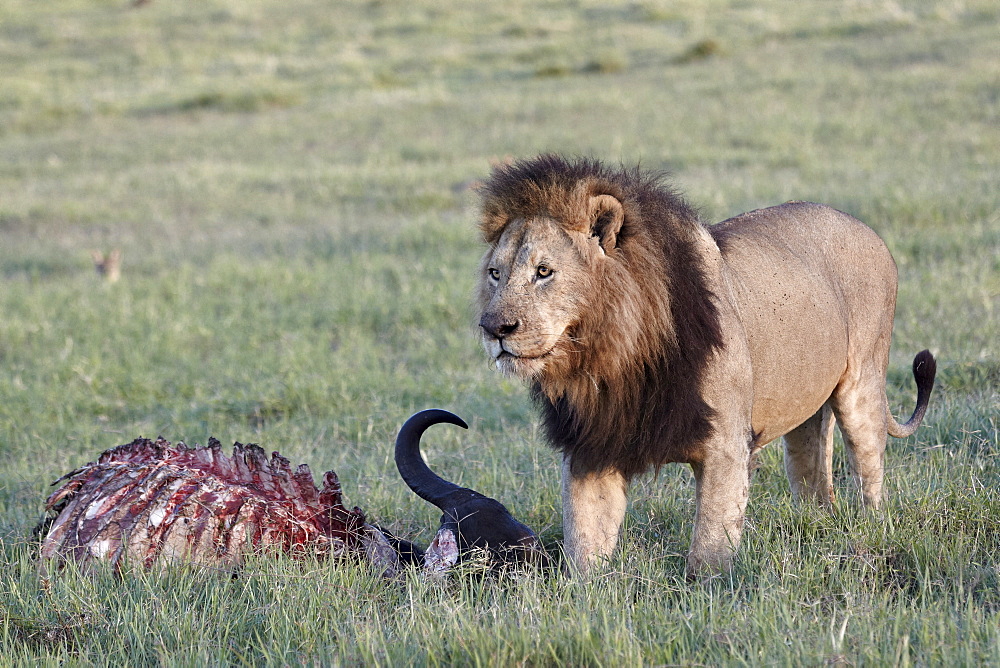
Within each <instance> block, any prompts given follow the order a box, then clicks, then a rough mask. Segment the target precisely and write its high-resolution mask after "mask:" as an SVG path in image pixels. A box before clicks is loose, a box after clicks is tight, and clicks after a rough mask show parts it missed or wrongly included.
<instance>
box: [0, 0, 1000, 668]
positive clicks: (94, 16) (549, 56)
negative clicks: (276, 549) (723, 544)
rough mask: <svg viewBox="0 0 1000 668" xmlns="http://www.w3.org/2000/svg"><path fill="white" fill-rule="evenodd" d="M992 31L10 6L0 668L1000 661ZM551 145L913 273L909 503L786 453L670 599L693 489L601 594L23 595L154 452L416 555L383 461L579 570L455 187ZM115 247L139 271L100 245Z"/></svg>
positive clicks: (665, 484)
mask: <svg viewBox="0 0 1000 668" xmlns="http://www.w3.org/2000/svg"><path fill="white" fill-rule="evenodd" d="M998 82H1000V6H997V4H996V2H995V0H845V1H839V2H833V1H827V0H823V1H807V2H800V3H785V2H779V1H778V0H761V1H760V2H745V1H743V0H697V1H696V0H679V1H673V2H668V1H667V0H662V1H661V0H639V1H637V2H630V3H620V4H615V3H600V2H594V1H591V0H575V1H573V2H556V1H554V0H536V1H535V2H521V1H520V0H515V1H513V2H507V3H488V2H482V1H471V2H470V1H467V2H441V1H440V0H409V1H408V2H406V3H395V2H391V1H389V0H339V1H338V2H334V3H330V2H319V1H315V0H313V1H310V0H286V1H284V2H277V1H274V0H250V1H247V2H235V1H232V0H230V1H224V0H203V1H202V2H196V3H194V2H168V1H167V0H154V1H153V2H150V3H148V4H145V5H142V6H140V7H134V8H133V7H131V6H130V5H129V4H128V3H127V0H111V1H107V0H53V1H52V2H46V3H37V2H29V1H28V0H5V2H3V3H2V5H0V462H2V464H0V664H3V665H7V664H21V665H55V664H66V663H68V664H114V665H120V664H123V663H132V664H165V665H203V664H214V665H219V664H253V665H258V664H259V665H265V664H281V665H286V664H295V663H307V664H325V665H342V664H347V665H357V664H364V665H368V664H381V665H401V664H417V665H425V664H426V665H450V664H459V665H513V664H528V665H543V664H544V665H548V664H560V663H565V664H569V665H607V666H622V665H647V664H648V665H655V664H670V665H677V664H679V665H730V664H732V665H744V664H746V665H822V664H832V665H837V664H840V665H860V664H864V665H911V664H912V665H984V664H993V665H997V664H1000V571H998V569H1000V493H998V489H1000V436H998V420H1000V417H998V413H1000V84H998ZM540 151H559V152H565V153H569V154H577V155H588V156H594V157H598V158H602V159H605V160H608V161H611V162H618V161H624V162H626V163H635V162H639V161H641V162H642V163H643V164H644V165H645V166H647V167H651V168H657V169H659V168H665V169H669V170H670V171H671V172H672V173H673V175H674V180H675V182H676V184H677V186H678V187H679V188H680V189H681V190H682V191H683V192H684V193H685V194H686V196H687V197H688V198H689V199H690V201H691V202H692V203H694V204H696V205H697V206H698V207H699V208H700V210H701V211H702V212H703V215H704V217H705V219H706V220H720V219H722V218H724V217H726V216H729V215H733V214H735V213H738V212H740V211H744V210H748V209H751V208H754V207H758V206H763V205H767V204H774V203H778V202H781V201H784V200H786V199H811V200H816V201H822V202H826V203H829V204H831V205H833V206H836V207H838V208H840V209H843V210H845V211H848V212H850V213H852V214H854V215H856V216H858V217H859V218H861V219H863V220H865V221H866V222H868V223H869V224H870V225H871V226H872V227H874V228H875V229H876V230H877V231H878V232H879V233H880V234H881V235H882V237H883V238H884V239H885V240H886V242H887V243H888V245H889V247H890V249H891V250H892V252H893V254H894V256H895V257H896V260H897V263H898V265H899V269H900V291H899V303H898V307H897V314H896V328H895V332H894V340H893V350H892V355H891V365H890V372H889V388H888V392H889V397H890V402H891V404H892V405H893V406H894V408H895V412H896V414H897V415H899V416H903V417H905V415H904V414H906V415H908V413H909V411H910V410H911V409H912V406H913V402H914V397H915V390H914V387H913V384H912V378H911V376H910V372H909V363H910V360H911V359H912V357H913V355H914V354H915V353H916V352H917V351H918V350H920V349H922V348H924V347H929V348H931V349H932V350H933V351H934V352H935V354H937V355H938V359H939V374H938V379H939V380H938V386H937V389H936V390H935V394H934V396H933V398H932V405H931V410H930V412H929V414H928V416H927V419H926V421H925V426H924V427H923V428H921V430H920V431H919V432H918V433H917V435H916V436H915V437H913V438H910V439H905V440H894V439H891V442H890V444H889V449H888V453H887V464H888V469H889V472H888V475H889V477H888V486H889V498H888V503H887V507H886V509H885V511H884V512H883V513H882V514H880V515H879V516H872V515H870V514H867V513H865V512H863V511H861V510H859V509H858V508H857V504H856V503H855V500H854V498H853V496H854V495H853V491H852V487H851V483H850V481H849V475H848V471H847V465H846V458H845V457H844V456H843V452H842V451H841V450H840V449H839V448H838V452H837V458H836V460H835V463H836V470H837V473H838V493H839V496H840V499H841V504H840V511H839V512H838V513H837V514H836V515H832V516H831V515H827V514H825V513H823V512H820V511H818V510H815V509H812V508H796V507H794V506H793V505H791V503H790V498H789V492H788V485H787V482H786V481H785V480H784V476H783V473H782V465H781V448H780V444H773V445H772V446H770V447H769V448H767V449H766V450H765V452H764V456H763V457H762V468H761V469H760V470H759V471H758V472H757V474H756V475H755V481H754V486H753V488H752V491H751V501H750V509H749V513H748V529H747V531H746V533H745V540H744V543H743V545H742V546H741V550H740V554H739V558H738V561H737V565H736V568H735V570H734V572H733V574H732V575H731V577H729V578H725V579H721V580H719V581H713V582H710V583H707V584H691V583H688V582H686V581H685V580H684V577H683V563H684V560H683V554H684V552H685V550H686V549H687V544H688V540H689V534H690V524H691V519H692V515H693V504H692V498H693V485H692V481H691V475H690V474H689V472H688V470H687V469H686V468H684V467H679V466H678V467H670V468H668V469H666V470H664V471H663V472H662V473H661V474H660V475H659V476H658V477H657V478H655V479H653V478H652V477H651V476H650V477H647V478H644V479H642V480H639V481H637V483H636V484H635V486H634V489H633V493H632V497H631V498H632V504H631V506H630V511H629V514H628V517H627V519H626V528H625V533H624V536H623V540H622V546H621V549H620V550H619V552H618V554H617V555H616V557H615V559H614V560H613V562H612V563H611V564H609V566H608V568H607V570H606V571H605V572H603V573H602V574H600V575H598V576H597V577H595V578H593V579H592V580H591V581H587V582H578V581H573V580H569V579H567V578H564V577H562V576H560V575H558V574H555V575H551V574H550V575H544V574H538V575H525V576H521V577H513V576H510V577H487V578H482V577H477V576H475V575H474V574H465V575H456V576H454V577H452V578H450V579H449V580H447V581H446V582H443V583H442V582H429V581H425V580H423V579H422V578H421V577H419V576H416V575H414V576H412V577H410V578H408V579H406V580H405V581H404V582H402V583H389V582H384V581H381V580H379V579H378V578H377V577H375V576H374V575H373V574H372V573H368V572H366V571H364V570H363V569H361V568H359V567H354V566H350V565H338V564H327V563H315V562H309V561H307V562H294V561H291V560H261V561H260V562H256V563H252V564H250V565H249V566H248V567H247V568H246V569H245V571H244V574H243V576H242V577H240V578H239V579H236V580H227V579H224V578H220V577H217V576H215V575H213V574H210V573H208V574H206V573H192V572H171V573H167V574H141V573H140V574H135V575H131V576H128V577H124V578H118V577H115V576H112V575H110V574H109V575H102V576H98V577H91V578H86V577H80V576H77V575H74V574H73V573H67V574H66V575H65V576H64V577H61V578H59V579H56V580H54V581H52V582H51V583H50V585H49V586H48V587H45V588H43V586H42V584H41V583H40V582H39V578H38V576H37V573H36V571H35V563H34V555H35V550H36V545H34V544H33V543H32V542H31V529H32V527H33V526H34V525H35V523H36V522H37V521H38V519H39V517H40V515H41V507H42V501H43V499H44V498H45V496H46V495H47V494H48V492H49V487H48V484H49V483H50V482H51V481H52V480H54V479H55V478H57V477H59V476H60V475H62V474H63V473H66V472H67V471H69V470H71V469H72V468H74V467H76V466H79V465H81V464H83V463H85V462H87V461H91V460H93V459H94V458H95V457H96V455H97V454H98V453H99V452H100V451H101V450H103V449H105V448H108V447H111V446H113V445H117V444H119V443H124V442H128V441H130V440H132V439H133V438H135V437H137V436H140V435H141V436H147V437H155V436H157V435H160V434H162V435H163V436H165V437H166V438H168V439H170V440H174V441H176V440H184V441H186V442H188V443H195V442H197V443H205V442H207V440H208V437H209V436H211V435H214V436H216V437H218V438H219V439H220V440H222V441H223V442H224V443H227V442H232V441H234V440H240V441H243V442H247V441H252V442H259V443H261V444H262V445H263V446H264V448H265V449H267V450H280V451H281V452H282V453H283V454H285V455H286V456H288V457H289V458H290V459H292V460H293V462H308V463H309V464H310V465H311V466H312V468H313V470H314V472H319V471H322V470H326V469H334V470H336V471H337V473H338V474H339V475H340V478H341V480H342V482H343V484H344V487H345V492H346V495H347V497H348V502H349V503H350V504H357V505H360V506H361V507H363V508H364V509H365V510H366V511H367V512H368V513H369V515H370V516H371V517H372V518H374V519H375V520H377V521H379V522H382V523H384V524H386V525H388V526H389V527H390V528H392V529H394V530H396V531H398V532H399V533H402V534H403V535H405V536H408V537H410V538H413V539H415V540H416V541H417V542H422V543H426V542H427V541H428V540H429V539H430V537H431V535H432V532H433V530H434V528H436V524H437V515H436V512H435V511H434V509H432V508H431V507H429V506H428V505H427V504H425V503H423V502H422V501H420V500H419V499H418V498H416V497H415V496H414V495H412V494H411V493H410V492H409V490H408V489H406V487H405V486H404V485H403V483H402V482H401V481H400V480H399V478H398V475H397V474H396V471H395V468H394V466H393V463H392V459H391V456H390V452H391V444H392V440H393V438H394V435H395V432H396V430H397V429H398V427H399V425H400V424H401V423H402V421H403V420H404V419H405V418H406V417H407V416H409V415H410V414H411V413H412V412H414V411H415V410H418V409H421V408H426V407H431V406H438V407H442V408H448V409H450V410H452V411H454V412H456V413H458V414H460V415H462V416H463V417H465V418H466V419H467V420H469V421H470V424H471V425H472V428H471V430H470V431H469V432H461V433H460V430H457V429H454V428H450V427H439V428H436V429H435V431H434V432H430V433H429V434H428V438H427V439H426V447H425V450H426V453H427V456H428V458H429V459H430V461H431V464H432V466H434V467H435V468H437V469H438V470H439V471H440V472H441V473H442V475H444V476H445V477H448V478H450V479H454V480H456V481H457V482H459V483H461V484H463V485H468V486H471V487H474V488H476V489H478V490H480V491H482V492H484V493H487V494H490V495H493V496H497V497H498V498H500V499H501V500H502V501H504V502H505V503H506V504H507V505H508V506H509V507H511V508H512V510H513V511H514V512H515V514H516V515H517V516H518V517H519V518H520V519H522V520H523V521H525V522H526V523H528V524H529V525H531V526H533V527H535V528H536V529H538V530H539V531H540V532H541V534H542V536H543V538H544V540H545V541H546V544H547V545H548V546H549V547H550V549H551V550H552V551H553V553H556V552H557V551H558V545H559V540H560V538H561V528H560V508H559V503H560V502H559V492H558V463H557V456H556V455H555V454H554V453H553V452H552V451H550V450H549V449H547V448H546V447H545V446H544V443H543V442H542V439H541V437H540V435H539V433H538V430H537V422H536V417H535V413H534V411H533V409H532V407H531V406H530V404H529V402H528V399H527V392H526V390H525V389H524V388H523V387H522V386H520V385H519V384H517V383H513V382H511V381H508V380H504V379H502V378H500V377H499V376H497V375H496V374H495V373H494V372H493V371H492V370H491V368H490V365H489V364H488V363H487V361H486V359H485V358H484V356H483V354H482V352H481V351H480V350H479V348H478V344H477V341H476V337H475V331H474V327H473V323H472V316H471V309H470V302H471V293H472V284H473V278H474V272H475V270H476V265H477V261H478V257H479V254H480V253H481V248H480V246H479V243H478V240H477V238H476V234H475V229H474V228H475V225H474V223H475V217H476V201H475V195H474V193H473V192H472V191H471V190H470V187H469V186H470V184H472V183H474V182H475V180H476V179H479V178H482V177H483V175H484V174H485V173H486V172H487V170H488V166H489V161H490V159H498V158H501V159H502V158H503V157H504V156H508V155H509V156H530V155H533V154H535V153H538V152H540ZM112 248H121V249H122V252H123V257H124V260H123V267H122V278H121V280H120V281H118V282H117V283H114V284H107V283H105V282H104V281H102V280H101V279H100V278H99V277H98V276H97V275H96V273H95V272H94V270H93V266H92V263H91V259H90V250H91V249H99V250H102V251H108V250H110V249H112Z"/></svg>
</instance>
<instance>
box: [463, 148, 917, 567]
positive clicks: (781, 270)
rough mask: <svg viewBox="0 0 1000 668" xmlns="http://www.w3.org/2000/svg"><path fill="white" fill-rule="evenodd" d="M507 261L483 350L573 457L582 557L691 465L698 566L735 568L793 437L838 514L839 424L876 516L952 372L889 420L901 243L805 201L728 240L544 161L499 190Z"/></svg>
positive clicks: (657, 193)
mask: <svg viewBox="0 0 1000 668" xmlns="http://www.w3.org/2000/svg"><path fill="white" fill-rule="evenodd" d="M480 192H481V194H482V197H483V204H482V217H481V222H480V229H481V232H482V235H483V239H484V241H485V242H486V243H487V245H488V250H487V252H486V254H485V255H484V257H483V260H482V264H481V267H480V269H481V271H480V283H479V288H478V300H477V301H478V304H479V310H480V320H479V324H480V326H481V328H482V333H483V343H484V346H485V348H486V350H487V351H488V353H489V354H490V355H491V356H492V357H493V358H494V359H495V361H496V364H497V367H498V368H499V369H500V370H501V371H503V372H504V373H508V374H511V375H516V376H519V377H521V378H524V379H525V380H527V381H528V382H529V383H530V384H531V387H532V394H533V397H534V398H535V400H536V402H537V403H538V404H539V406H540V408H541V412H542V417H543V423H544V426H545V429H546V433H547V435H548V438H549V440H550V442H551V443H552V444H553V446H555V447H556V448H558V449H559V450H561V451H562V453H563V457H564V464H563V519H564V532H565V544H566V551H567V554H568V556H569V558H570V561H571V562H572V563H574V564H575V565H576V566H577V567H579V568H580V569H582V570H586V569H587V568H588V567H589V566H590V565H591V564H592V563H593V562H594V561H595V560H597V559H600V558H602V557H605V556H607V555H608V554H609V553H610V552H611V551H612V550H613V548H614V545H615V542H616V538H617V533H618V529H619V526H620V523H621V520H622V517H623V515H624V509H625V498H626V497H625V494H626V490H627V485H628V481H629V480H630V479H631V478H632V477H634V476H635V475H637V474H639V473H642V472H644V471H646V470H648V469H650V468H655V467H659V466H661V465H663V464H665V463H669V462H684V463H688V464H690V465H691V466H692V469H693V471H694V474H695V481H696V486H697V491H696V498H697V510H696V514H695V527H694V535H693V539H692V545H691V551H690V554H689V557H688V568H689V571H690V572H691V573H700V572H706V571H707V572H714V571H717V570H719V569H725V568H728V567H729V565H730V564H731V560H732V556H733V552H734V550H735V549H736V546H737V545H738V543H739V538H740V533H741V531H742V524H743V514H744V511H745V507H746V502H747V497H748V489H749V466H750V460H751V456H752V455H753V453H754V452H755V451H756V450H757V449H759V448H760V447H762V446H763V445H764V444H766V443H767V442H769V441H771V440H773V439H775V438H778V437H779V436H783V435H787V436H786V471H787V472H788V475H789V480H790V483H791V487H792V492H793V494H794V496H795V497H796V498H797V499H805V498H811V499H816V500H819V501H820V502H822V503H832V499H833V496H832V494H833V481H832V471H831V465H830V461H831V454H830V453H831V448H832V433H833V432H832V424H833V418H834V417H836V419H837V422H838V423H839V425H840V427H841V430H842V432H843V433H844V435H845V441H846V443H847V445H848V454H849V457H850V460H851V464H852V466H853V467H854V470H855V474H856V477H857V479H858V486H859V488H860V490H861V493H862V497H863V499H864V501H865V502H866V503H867V504H869V505H872V506H877V505H878V504H879V502H880V500H881V496H882V476H883V462H882V455H883V451H884V448H885V439H886V433H887V432H889V433H891V434H893V435H909V434H912V433H913V431H914V430H915V429H916V427H917V425H918V424H919V423H920V420H921V418H922V417H923V413H924V410H925V409H926V406H927V402H928V397H929V394H930V389H931V387H932V385H933V376H934V359H933V357H932V356H931V355H930V353H928V352H926V351H925V352H923V353H921V354H920V355H918V356H917V359H916V360H915V361H914V374H915V377H916V379H917V384H918V390H919V391H918V401H917V409H916V411H915V412H914V415H913V416H912V417H911V419H910V420H909V421H908V422H907V423H906V424H905V425H899V424H897V423H896V422H895V420H893V419H892V417H891V415H889V411H888V404H887V402H886V397H885V372H886V366H887V364H888V351H889V340H890V336H891V331H892V318H893V311H894V307H895V296H896V268H895V264H894V263H893V261H892V258H891V256H890V255H889V253H888V250H887V249H886V248H885V245H884V244H883V243H882V241H881V240H880V239H879V238H878V237H877V236H876V235H875V233H874V232H872V231H871V230H870V229H869V228H867V227H866V226H865V225H864V224H862V223H861V222H859V221H857V220H855V219H854V218H851V217H850V216H848V215H847V214H844V213H841V212H839V211H836V210H834V209H831V208H829V207H825V206H822V205H817V204H810V203H788V204H785V205H781V206H778V207H772V208H770V209H763V210H760V211H755V212H751V213H748V214H744V215H742V216H739V217H736V218H734V219H731V220H728V221H725V222H723V223H720V224H718V225H716V226H712V227H706V226H704V225H702V224H701V223H700V222H699V220H698V217H697V215H696V214H695V212H694V211H693V210H692V209H691V208H690V207H689V206H688V205H687V204H685V203H684V202H683V201H682V200H681V199H680V198H679V197H678V196H677V195H676V194H675V193H673V192H672V191H671V190H670V189H669V188H668V187H666V186H665V185H664V183H663V179H662V178H661V176H660V175H658V174H651V173H647V172H643V171H641V170H639V169H624V168H623V169H612V168H609V167H606V166H605V165H602V164H601V163H598V162H596V161H590V160H576V161H570V160H566V159H563V158H560V157H558V156H551V155H549V156H540V157H538V158H536V159H533V160H529V161H522V162H516V163H513V164H504V165H497V166H495V167H494V169H493V173H492V176H491V178H490V179H489V180H488V181H487V182H486V183H485V184H484V185H483V187H482V188H481V189H480Z"/></svg>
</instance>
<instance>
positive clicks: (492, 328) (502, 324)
mask: <svg viewBox="0 0 1000 668" xmlns="http://www.w3.org/2000/svg"><path fill="white" fill-rule="evenodd" d="M479 326H480V327H482V328H483V330H484V331H485V332H486V333H487V334H489V335H491V336H493V337H495V338H498V339H502V338H504V337H505V336H510V335H511V334H513V333H514V332H516V331H517V328H518V327H520V326H521V323H520V322H519V321H517V320H509V319H506V318H501V317H499V316H491V315H484V316H483V317H482V318H481V319H480V320H479Z"/></svg>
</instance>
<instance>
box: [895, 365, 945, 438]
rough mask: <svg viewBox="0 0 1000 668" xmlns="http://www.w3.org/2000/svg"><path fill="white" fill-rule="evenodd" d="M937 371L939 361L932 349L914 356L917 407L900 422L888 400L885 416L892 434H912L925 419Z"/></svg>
mask: <svg viewBox="0 0 1000 668" xmlns="http://www.w3.org/2000/svg"><path fill="white" fill-rule="evenodd" d="M936 372H937V361H936V360H935V359H934V355H931V351H929V350H922V351H920V352H919V353H917V356H916V357H914V358H913V378H914V380H916V381H917V407H916V408H914V409H913V415H911V416H910V419H909V420H907V421H906V422H904V423H903V424H899V423H898V422H896V418H894V417H892V413H891V412H890V411H889V404H888V402H886V406H885V416H886V424H887V425H888V431H889V435H890V436H895V437H896V438H903V437H906V436H912V435H913V433H914V432H915V431H916V430H917V427H919V426H920V422H921V421H922V420H923V419H924V413H926V412H927V404H928V402H929V401H930V398H931V390H932V389H934V374H935V373H936Z"/></svg>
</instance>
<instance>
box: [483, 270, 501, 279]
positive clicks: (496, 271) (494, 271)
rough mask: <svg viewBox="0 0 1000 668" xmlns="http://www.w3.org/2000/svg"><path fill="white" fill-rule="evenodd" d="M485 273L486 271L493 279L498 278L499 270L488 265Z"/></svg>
mask: <svg viewBox="0 0 1000 668" xmlns="http://www.w3.org/2000/svg"><path fill="white" fill-rule="evenodd" d="M486 273H488V274H489V275H490V278H492V279H493V280H494V281H499V280H500V270H499V269H497V268H496V267H490V268H489V269H487V270H486Z"/></svg>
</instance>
